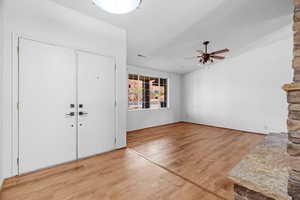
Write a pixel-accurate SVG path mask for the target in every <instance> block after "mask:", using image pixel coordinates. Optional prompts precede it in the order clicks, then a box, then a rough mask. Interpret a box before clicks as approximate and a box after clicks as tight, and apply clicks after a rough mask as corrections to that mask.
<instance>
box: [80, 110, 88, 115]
mask: <svg viewBox="0 0 300 200" xmlns="http://www.w3.org/2000/svg"><path fill="white" fill-rule="evenodd" d="M78 114H79V115H80V116H82V115H87V114H89V113H87V112H82V111H80V112H79V113H78Z"/></svg>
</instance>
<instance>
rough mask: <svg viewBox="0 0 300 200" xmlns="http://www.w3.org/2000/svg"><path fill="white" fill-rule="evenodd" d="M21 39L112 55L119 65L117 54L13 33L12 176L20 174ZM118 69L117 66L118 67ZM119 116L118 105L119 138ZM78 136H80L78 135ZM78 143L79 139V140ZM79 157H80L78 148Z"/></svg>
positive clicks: (115, 147) (79, 50)
mask: <svg viewBox="0 0 300 200" xmlns="http://www.w3.org/2000/svg"><path fill="white" fill-rule="evenodd" d="M20 39H25V40H31V41H33V42H39V43H42V44H47V45H52V46H56V47H61V48H67V49H71V50H73V51H74V54H75V55H76V57H77V53H76V52H86V53H90V54H95V55H99V56H105V57H110V58H112V59H113V60H114V63H115V65H116V66H117V62H116V56H112V55H105V54H101V53H97V52H93V51H89V50H83V49H80V48H76V47H69V46H64V45H60V44H55V43H52V42H47V41H46V40H44V39H42V40H40V39H35V38H33V37H31V36H28V35H25V34H21V33H15V32H12V33H11V108H10V109H11V164H10V165H11V170H10V171H11V176H18V175H20V174H19V165H18V162H19V107H18V102H19V64H20V63H19V49H18V48H19V41H20ZM77 61H78V59H76V70H77V68H78V62H77ZM116 69H117V67H116ZM116 74H117V70H115V99H116V101H117V93H116V92H117V87H118V86H117V79H116V77H117V76H116ZM117 117H118V105H116V106H115V121H114V123H115V126H114V129H115V138H116V140H117V130H118V124H117ZM77 137H78V136H77ZM77 145H78V141H77ZM115 149H117V146H116V143H115V146H114V149H113V150H115ZM77 159H78V148H77ZM49 167H51V166H49Z"/></svg>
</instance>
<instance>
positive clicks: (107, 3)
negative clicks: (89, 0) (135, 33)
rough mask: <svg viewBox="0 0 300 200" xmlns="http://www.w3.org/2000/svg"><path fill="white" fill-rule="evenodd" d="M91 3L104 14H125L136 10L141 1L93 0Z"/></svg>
mask: <svg viewBox="0 0 300 200" xmlns="http://www.w3.org/2000/svg"><path fill="white" fill-rule="evenodd" d="M93 2H94V3H95V4H96V5H97V6H98V7H100V8H101V9H103V10H105V11H106V12H109V13H112V14H126V13H130V12H132V11H134V10H135V9H137V8H138V7H139V6H140V5H141V3H142V0H93Z"/></svg>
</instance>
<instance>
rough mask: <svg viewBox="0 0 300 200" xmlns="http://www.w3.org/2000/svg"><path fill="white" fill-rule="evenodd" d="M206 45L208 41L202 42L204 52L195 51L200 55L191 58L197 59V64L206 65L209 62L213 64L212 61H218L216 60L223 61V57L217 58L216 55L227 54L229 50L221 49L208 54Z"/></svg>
mask: <svg viewBox="0 0 300 200" xmlns="http://www.w3.org/2000/svg"><path fill="white" fill-rule="evenodd" d="M208 44H209V41H205V42H203V45H204V46H205V50H204V51H203V50H197V51H196V52H197V53H200V54H201V55H199V56H196V57H193V58H197V59H199V62H200V63H203V64H206V63H207V62H209V61H210V62H211V63H213V62H214V59H218V60H223V59H225V57H224V56H218V55H217V54H222V53H226V52H229V49H227V48H226V49H222V50H219V51H214V52H211V53H208V50H207V46H208Z"/></svg>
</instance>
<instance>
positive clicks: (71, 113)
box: [66, 112, 75, 117]
mask: <svg viewBox="0 0 300 200" xmlns="http://www.w3.org/2000/svg"><path fill="white" fill-rule="evenodd" d="M66 116H67V117H73V116H75V112H70V113H68V114H66Z"/></svg>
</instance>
